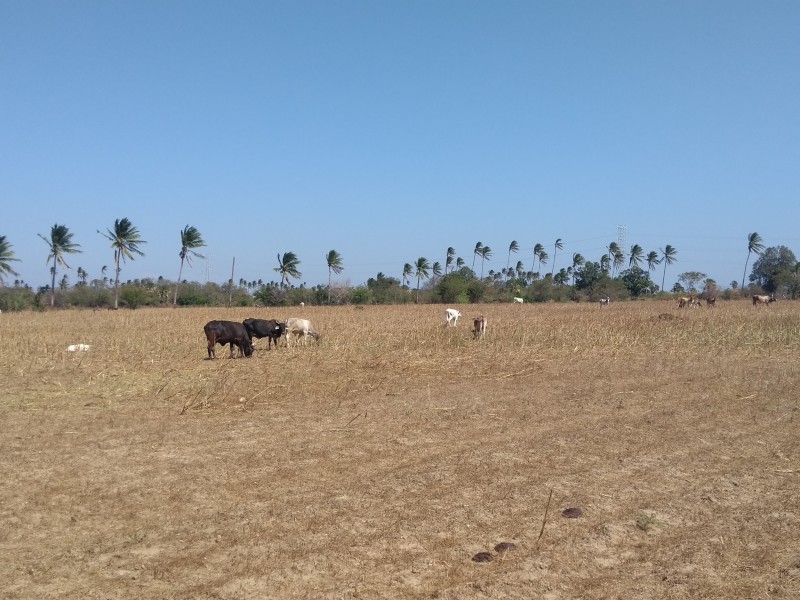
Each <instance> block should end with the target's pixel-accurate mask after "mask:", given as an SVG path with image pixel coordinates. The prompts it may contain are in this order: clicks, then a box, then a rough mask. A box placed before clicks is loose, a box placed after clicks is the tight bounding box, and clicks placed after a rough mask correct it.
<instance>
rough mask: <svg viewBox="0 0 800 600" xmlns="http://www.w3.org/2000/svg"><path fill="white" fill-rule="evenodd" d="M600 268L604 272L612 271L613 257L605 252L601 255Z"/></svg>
mask: <svg viewBox="0 0 800 600" xmlns="http://www.w3.org/2000/svg"><path fill="white" fill-rule="evenodd" d="M600 270H601V271H603V273H604V274H607V273H609V272H610V271H611V258H610V257H609V256H608V254H603V256H601V257H600Z"/></svg>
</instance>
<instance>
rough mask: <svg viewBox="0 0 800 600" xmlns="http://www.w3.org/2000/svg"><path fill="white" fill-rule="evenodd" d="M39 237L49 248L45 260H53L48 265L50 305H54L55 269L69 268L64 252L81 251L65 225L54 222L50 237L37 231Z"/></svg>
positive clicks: (73, 252) (74, 252)
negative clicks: (51, 264) (50, 280)
mask: <svg viewBox="0 0 800 600" xmlns="http://www.w3.org/2000/svg"><path fill="white" fill-rule="evenodd" d="M36 235H38V236H39V237H40V238H42V239H43V240H44V242H45V243H46V244H47V245H48V246H49V248H50V254H49V255H48V256H47V262H48V263H49V262H50V261H51V260H52V261H53V266H52V267H50V275H52V282H51V283H50V307H51V308H52V307H54V306H55V305H56V269H57V268H58V265H62V266H63V267H65V268H67V269H69V268H71V267H70V266H69V265H68V264H67V261H65V260H64V255H65V254H77V253H79V252H81V250H78V248H80V247H81V245H80V244H76V243H75V242H73V241H72V234H71V233H70V231H69V228H68V227H67V226H66V225H59V224H58V223H56V224H55V225H53V226H52V227H51V228H50V239H47V238H46V237H44V236H43V235H42V234H41V233H37V234H36Z"/></svg>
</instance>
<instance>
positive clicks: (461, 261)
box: [456, 256, 466, 270]
mask: <svg viewBox="0 0 800 600" xmlns="http://www.w3.org/2000/svg"><path fill="white" fill-rule="evenodd" d="M465 264H466V263H465V261H464V259H463V258H461V257H460V256H459V257H458V258H456V267H458V269H459V270H460V269H463V268H464V265H465Z"/></svg>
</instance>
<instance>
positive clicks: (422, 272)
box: [414, 256, 431, 302]
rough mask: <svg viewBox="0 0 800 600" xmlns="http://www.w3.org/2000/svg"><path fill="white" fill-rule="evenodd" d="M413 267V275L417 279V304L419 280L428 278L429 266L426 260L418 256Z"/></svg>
mask: <svg viewBox="0 0 800 600" xmlns="http://www.w3.org/2000/svg"><path fill="white" fill-rule="evenodd" d="M414 266H415V267H416V271H415V273H414V275H415V276H416V277H417V302H419V282H420V279H427V278H428V276H429V273H428V271H429V270H430V268H431V265H430V264H429V263H428V259H427V258H425V257H422V256H420V257H419V258H418V259H417V262H416V263H415V264H414Z"/></svg>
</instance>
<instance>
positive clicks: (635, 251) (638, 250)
mask: <svg viewBox="0 0 800 600" xmlns="http://www.w3.org/2000/svg"><path fill="white" fill-rule="evenodd" d="M643 260H644V248H642V247H641V246H640V245H639V244H634V245H633V246H631V257H630V258H629V259H628V267H638V266H639V263H641V262H642V261H643Z"/></svg>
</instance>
